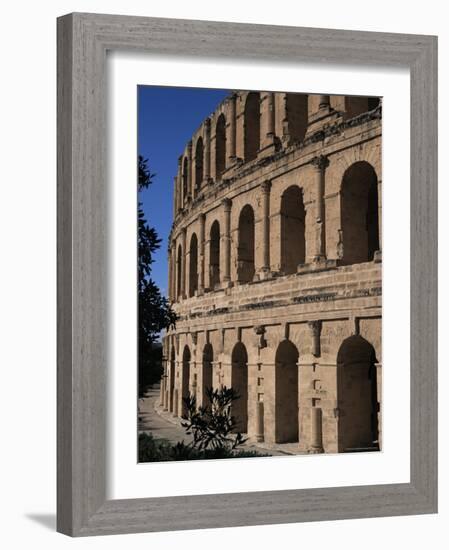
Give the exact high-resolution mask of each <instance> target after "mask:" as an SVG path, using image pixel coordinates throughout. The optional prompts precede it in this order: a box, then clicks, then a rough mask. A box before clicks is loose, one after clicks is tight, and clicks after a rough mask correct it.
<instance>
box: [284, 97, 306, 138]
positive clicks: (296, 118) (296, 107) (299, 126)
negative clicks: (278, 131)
mask: <svg viewBox="0 0 449 550" xmlns="http://www.w3.org/2000/svg"><path fill="white" fill-rule="evenodd" d="M285 109H286V112H287V120H288V133H289V136H290V139H291V140H292V141H297V142H302V141H304V137H305V135H306V130H307V123H308V116H309V98H308V96H307V95H305V94H286V98H285Z"/></svg>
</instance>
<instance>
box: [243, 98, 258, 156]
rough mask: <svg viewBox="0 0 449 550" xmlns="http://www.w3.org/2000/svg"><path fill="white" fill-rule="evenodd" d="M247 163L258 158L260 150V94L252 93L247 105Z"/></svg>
mask: <svg viewBox="0 0 449 550" xmlns="http://www.w3.org/2000/svg"><path fill="white" fill-rule="evenodd" d="M244 124H245V136H244V142H245V143H244V149H245V162H248V161H250V160H253V159H255V158H256V157H257V154H258V152H259V149H260V94H259V93H258V92H250V93H249V94H248V96H247V98H246V103H245V122H244Z"/></svg>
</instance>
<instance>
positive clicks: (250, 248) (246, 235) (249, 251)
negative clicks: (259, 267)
mask: <svg viewBox="0 0 449 550" xmlns="http://www.w3.org/2000/svg"><path fill="white" fill-rule="evenodd" d="M254 273H255V268H254V210H253V209H252V207H251V206H249V204H247V205H246V206H245V207H244V208H243V209H242V211H241V213H240V218H239V244H238V249H237V279H238V281H239V282H240V283H248V282H250V281H252V280H253V279H254Z"/></svg>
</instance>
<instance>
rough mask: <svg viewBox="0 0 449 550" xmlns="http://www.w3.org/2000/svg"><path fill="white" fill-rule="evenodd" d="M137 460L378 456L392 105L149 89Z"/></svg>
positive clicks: (145, 92) (142, 130)
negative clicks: (386, 131) (386, 119)
mask: <svg viewBox="0 0 449 550" xmlns="http://www.w3.org/2000/svg"><path fill="white" fill-rule="evenodd" d="M137 94H138V113H137V116H138V151H137V152H136V153H137V155H136V157H137V168H138V207H137V213H136V215H137V217H138V235H137V245H138V246H137V248H138V289H137V292H138V296H137V298H138V396H137V398H138V434H137V435H138V453H137V454H138V462H153V461H158V462H160V461H175V460H200V459H218V458H246V457H269V456H289V455H299V454H319V453H359V452H372V451H381V450H382V251H381V250H382V244H381V243H382V223H381V222H382V98H381V97H367V96H341V95H319V94H310V93H296V92H295V93H293V92H279V91H254V90H251V91H248V90H246V91H242V90H217V89H203V88H181V87H161V86H143V85H140V86H138V87H137Z"/></svg>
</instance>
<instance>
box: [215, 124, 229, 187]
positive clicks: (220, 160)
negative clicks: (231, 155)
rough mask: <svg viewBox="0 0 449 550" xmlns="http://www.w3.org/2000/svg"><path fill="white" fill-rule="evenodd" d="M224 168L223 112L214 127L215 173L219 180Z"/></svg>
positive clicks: (224, 135)
mask: <svg viewBox="0 0 449 550" xmlns="http://www.w3.org/2000/svg"><path fill="white" fill-rule="evenodd" d="M225 168H226V118H225V116H224V114H223V113H221V115H220V116H219V117H218V120H217V125H216V127H215V174H216V179H217V180H221V175H222V174H223V172H224V171H225Z"/></svg>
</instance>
